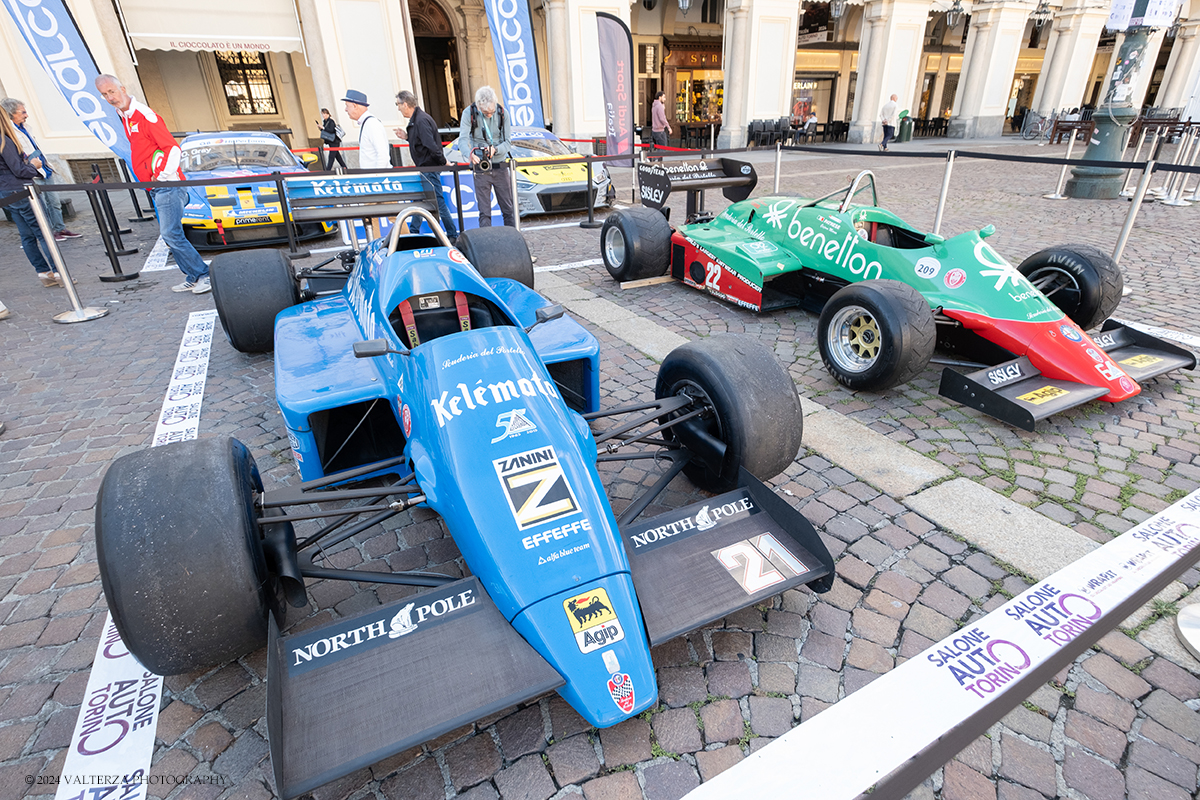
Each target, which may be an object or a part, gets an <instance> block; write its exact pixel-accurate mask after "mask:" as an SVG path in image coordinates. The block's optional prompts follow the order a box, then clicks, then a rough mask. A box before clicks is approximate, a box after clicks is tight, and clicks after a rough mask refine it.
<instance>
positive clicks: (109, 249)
mask: <svg viewBox="0 0 1200 800" xmlns="http://www.w3.org/2000/svg"><path fill="white" fill-rule="evenodd" d="M85 194H87V199H88V202H89V203H91V205H92V214H94V215H95V217H96V219H97V220H99V219H100V218H101V217H102V216H103V214H104V211H103V209H101V207H100V201H99V200H97V199H96V190H94V189H92V190H89V191H87V192H85ZM99 227H100V241H102V242H103V243H104V252H105V253H106V254H107V255H108V261H109V263H110V264H112V268H113V274H114V275H116V274H118V273H119V272H120V271H121V264H120V262H119V261H117V254H116V252H115V250H114V249H113V244H112V238H111V237H109V235H108V226H107V225H100V226H99Z"/></svg>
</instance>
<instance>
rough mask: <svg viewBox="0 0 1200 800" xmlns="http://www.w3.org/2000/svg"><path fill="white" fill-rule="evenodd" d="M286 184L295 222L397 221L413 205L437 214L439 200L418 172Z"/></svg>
mask: <svg viewBox="0 0 1200 800" xmlns="http://www.w3.org/2000/svg"><path fill="white" fill-rule="evenodd" d="M283 183H284V187H285V189H286V191H287V202H288V207H289V209H290V210H291V214H292V219H293V220H294V221H295V222H318V221H330V222H332V221H340V220H357V219H376V218H378V217H394V216H396V215H397V214H399V213H400V212H401V211H402V210H403V209H405V208H407V207H408V206H411V205H413V204H420V205H421V206H423V207H424V208H426V209H429V210H430V211H433V212H434V213H436V212H437V197H436V195H435V194H434V191H433V189H431V188H429V186H428V185H427V184H426V183H425V181H424V180H422V179H421V174H420V173H417V172H382V173H379V174H376V175H358V174H355V175H333V176H329V175H324V176H320V177H318V176H312V177H309V176H307V175H298V176H289V177H287V178H285V179H284V181H283ZM378 235H379V234H378V232H376V233H375V236H376V237H378ZM355 249H356V250H357V249H358V248H357V246H356V247H355Z"/></svg>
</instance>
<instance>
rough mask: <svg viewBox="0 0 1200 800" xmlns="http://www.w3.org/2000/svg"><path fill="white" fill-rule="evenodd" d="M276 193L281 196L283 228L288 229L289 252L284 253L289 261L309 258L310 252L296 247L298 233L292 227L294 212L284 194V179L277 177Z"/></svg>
mask: <svg viewBox="0 0 1200 800" xmlns="http://www.w3.org/2000/svg"><path fill="white" fill-rule="evenodd" d="M275 191H276V192H278V194H279V213H280V214H281V215H282V217H283V227H284V228H285V229H287V240H288V251H287V252H286V253H284V255H286V256H287V257H288V258H289V259H297V258H308V255H309V253H308V251H307V250H301V249H299V248H298V247H297V246H296V231H295V229H294V227H295V226H293V225H292V212H291V209H289V208H288V204H287V196H286V195H285V194H284V193H283V177H282V176H280V175H278V174H277V175H276V177H275Z"/></svg>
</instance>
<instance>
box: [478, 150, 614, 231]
mask: <svg viewBox="0 0 1200 800" xmlns="http://www.w3.org/2000/svg"><path fill="white" fill-rule="evenodd" d="M508 182H509V186H510V188H509V191H510V192H512V199H513V225H514V226H516V228H517V230H521V204H520V203H519V202H518V201H517V160H516V159H515V158H513V157H512V153H509V154H508ZM479 213H480V214H482V213H483V209H482V208H481V209H479ZM488 213H489V214H490V213H491V209H490V208H489V209H488ZM591 213H592V164H591V162H590V161H589V162H588V214H589V215H590V214H591Z"/></svg>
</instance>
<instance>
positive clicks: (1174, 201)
mask: <svg viewBox="0 0 1200 800" xmlns="http://www.w3.org/2000/svg"><path fill="white" fill-rule="evenodd" d="M1195 143H1196V137H1195V136H1193V135H1192V129H1191V128H1188V129H1187V131H1186V132H1185V133H1184V135H1183V141H1182V142H1180V143H1179V152H1177V153H1176V154H1175V161H1174V162H1173V163H1174V164H1175V165H1176V166H1178V165H1180V164H1187V162H1188V157H1189V156H1192V146H1193V145H1194V144H1195ZM1191 160H1192V161H1193V162H1195V160H1196V159H1195V156H1192V157H1191ZM1185 183H1187V173H1186V172H1176V173H1173V174H1172V175H1171V180H1170V183H1169V185H1168V186H1169V188H1168V189H1167V199H1166V200H1163V201H1162V204H1163V205H1164V206H1176V207H1181V206H1190V205H1191V203H1189V202H1188V201H1187V200H1184V199H1183V185H1184V184H1185Z"/></svg>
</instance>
